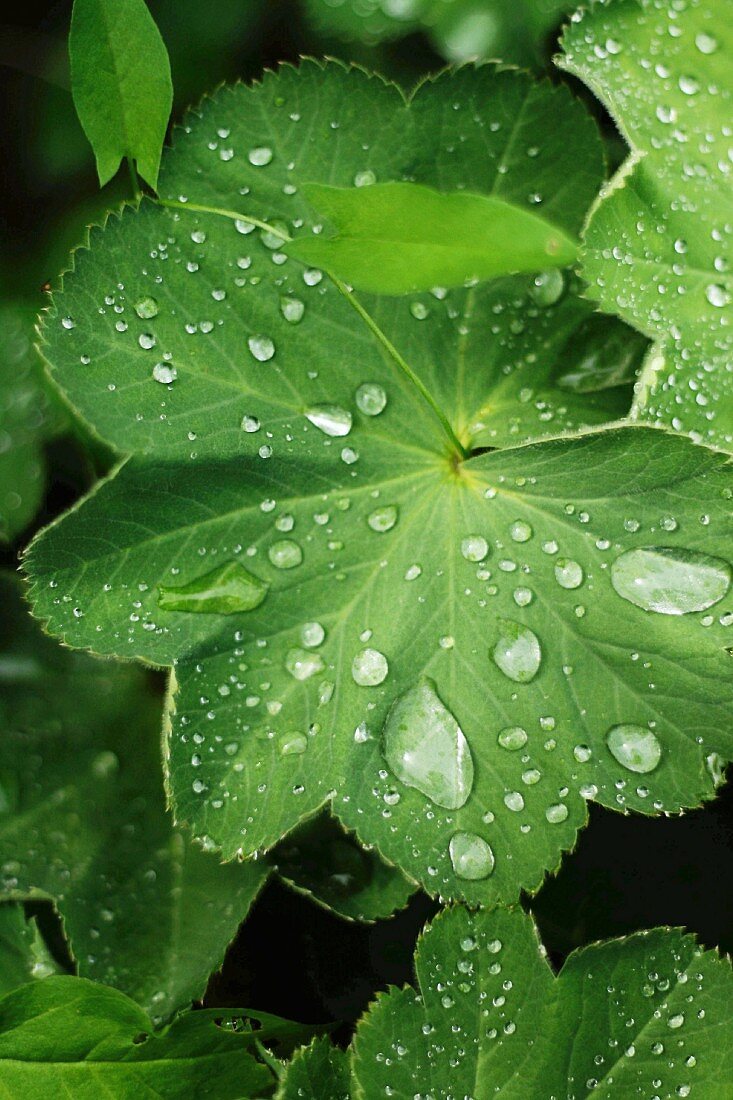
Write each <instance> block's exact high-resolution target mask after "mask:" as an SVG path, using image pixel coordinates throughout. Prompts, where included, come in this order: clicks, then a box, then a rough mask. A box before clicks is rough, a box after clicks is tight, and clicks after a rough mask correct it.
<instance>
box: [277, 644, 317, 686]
mask: <svg viewBox="0 0 733 1100" xmlns="http://www.w3.org/2000/svg"><path fill="white" fill-rule="evenodd" d="M325 667H326V666H325V664H324V663H323V658H322V657H321V655H320V654H319V653H314V652H313V651H312V650H308V649H300V648H298V647H297V646H296V647H295V648H293V649H289V650H288V652H287V655H286V657H285V668H286V669H287V670H288V672H289V673H290V675H291V676H292V677H293V679H295V680H309V679H310V677H311V676H314V675H315V674H316V673H317V672H323V670H324V668H325Z"/></svg>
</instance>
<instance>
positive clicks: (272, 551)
mask: <svg viewBox="0 0 733 1100" xmlns="http://www.w3.org/2000/svg"><path fill="white" fill-rule="evenodd" d="M267 556H268V558H269V559H270V561H271V562H272V564H273V565H274V566H275V568H276V569H294V568H295V566H296V565H300V563H301V562H302V560H303V551H302V550H301V548H300V545H299V544H298V543H297V542H296V541H295V540H294V539H278V541H277V542H273V544H272V546H271V547H270V548H269V549H268V551H267Z"/></svg>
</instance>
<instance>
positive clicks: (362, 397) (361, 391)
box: [356, 382, 387, 416]
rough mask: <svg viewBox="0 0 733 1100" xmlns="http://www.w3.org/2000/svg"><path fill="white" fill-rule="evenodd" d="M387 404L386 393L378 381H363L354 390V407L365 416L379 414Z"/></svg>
mask: <svg viewBox="0 0 733 1100" xmlns="http://www.w3.org/2000/svg"><path fill="white" fill-rule="evenodd" d="M386 404H387V394H386V393H385V392H384V389H383V388H382V386H380V385H379V383H378V382H363V383H362V385H361V386H359V388H358V390H357V391H356V407H357V408H358V409H359V410H360V412H363V413H364V415H365V416H379V414H380V412H382V410H383V409H384V407H385V405H386Z"/></svg>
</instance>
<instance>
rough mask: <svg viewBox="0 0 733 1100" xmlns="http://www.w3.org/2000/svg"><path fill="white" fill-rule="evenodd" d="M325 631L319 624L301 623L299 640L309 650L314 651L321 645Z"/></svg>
mask: <svg viewBox="0 0 733 1100" xmlns="http://www.w3.org/2000/svg"><path fill="white" fill-rule="evenodd" d="M325 637H326V631H325V630H324V629H323V627H322V626H321V624H320V623H303V625H302V626H301V628H300V640H301V642H302V643H303V645H304V646H307V647H308V648H309V649H316V648H317V647H318V646H319V645H322V644H323V639H324V638H325Z"/></svg>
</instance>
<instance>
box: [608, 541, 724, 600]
mask: <svg viewBox="0 0 733 1100" xmlns="http://www.w3.org/2000/svg"><path fill="white" fill-rule="evenodd" d="M611 583H612V585H613V587H614V589H615V590H616V592H617V593H618V595H619V596H621V597H623V599H625V600H628V601H629V602H630V603H633V604H635V605H636V607H640V608H642V609H643V610H644V611H655V612H657V613H658V614H661V615H688V614H690V613H691V612H694V611H706V610H707V609H708V608H709V607H712V606H713V605H714V604H716V603H718V602H719V601H720V600H722V599H723V597H724V596H725V595H727V593H728V589H729V588H730V583H731V567H730V565H729V564H728V562H727V561H723V560H722V558H715V557H712V556H711V555H710V554H703V553H701V552H700V551H698V550H686V549H682V548H680V549H677V548H672V547H665V546H662V547H657V546H651V547H640V548H638V549H635V550H627V551H626V552H625V553H624V554H621V555H620V556H619V557H618V558H616V560H615V561H614V563H613V565H612V566H611Z"/></svg>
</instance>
